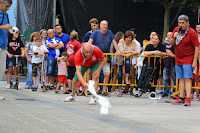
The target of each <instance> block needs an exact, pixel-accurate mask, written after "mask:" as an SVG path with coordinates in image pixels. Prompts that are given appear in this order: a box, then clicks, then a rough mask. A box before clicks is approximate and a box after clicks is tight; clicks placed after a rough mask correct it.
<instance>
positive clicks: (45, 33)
mask: <svg viewBox="0 0 200 133" xmlns="http://www.w3.org/2000/svg"><path fill="white" fill-rule="evenodd" d="M40 36H41V37H42V45H44V46H46V44H45V40H46V39H47V31H46V30H45V29H42V30H40ZM43 65H44V66H43V69H44V73H43V74H44V75H42V74H41V88H43V86H46V78H48V77H46V71H47V55H45V56H44V60H43ZM43 77H44V81H43ZM42 81H43V82H44V85H43V82H42Z"/></svg>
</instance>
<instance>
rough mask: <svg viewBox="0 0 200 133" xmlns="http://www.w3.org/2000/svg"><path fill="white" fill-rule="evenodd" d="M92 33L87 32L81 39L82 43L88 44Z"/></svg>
mask: <svg viewBox="0 0 200 133" xmlns="http://www.w3.org/2000/svg"><path fill="white" fill-rule="evenodd" d="M92 33H93V31H92V30H91V31H88V32H87V33H86V34H85V37H84V39H83V42H88V40H89V39H90V36H91V35H92Z"/></svg>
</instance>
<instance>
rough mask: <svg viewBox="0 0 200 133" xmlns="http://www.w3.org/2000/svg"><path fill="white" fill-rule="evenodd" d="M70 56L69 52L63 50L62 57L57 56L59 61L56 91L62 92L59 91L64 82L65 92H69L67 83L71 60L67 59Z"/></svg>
mask: <svg viewBox="0 0 200 133" xmlns="http://www.w3.org/2000/svg"><path fill="white" fill-rule="evenodd" d="M68 58H69V55H68V53H67V52H62V54H61V57H59V58H57V63H58V84H57V86H56V91H55V93H57V94H60V92H59V91H58V89H59V87H60V84H61V83H63V94H69V92H67V90H66V83H67V65H69V62H68V61H67V59H68Z"/></svg>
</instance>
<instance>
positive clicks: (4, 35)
mask: <svg viewBox="0 0 200 133" xmlns="http://www.w3.org/2000/svg"><path fill="white" fill-rule="evenodd" d="M2 19H3V12H1V11H0V24H1V22H2ZM6 24H9V19H8V14H7V13H5V15H4V20H3V24H2V25H6ZM7 45H8V30H6V29H2V30H0V48H2V49H6V47H7Z"/></svg>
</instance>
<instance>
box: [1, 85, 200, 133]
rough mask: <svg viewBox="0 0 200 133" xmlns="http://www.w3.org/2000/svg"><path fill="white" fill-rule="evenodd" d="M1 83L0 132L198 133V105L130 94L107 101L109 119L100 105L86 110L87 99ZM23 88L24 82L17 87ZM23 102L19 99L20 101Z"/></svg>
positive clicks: (199, 130) (199, 104)
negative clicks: (189, 105) (103, 114)
mask: <svg viewBox="0 0 200 133" xmlns="http://www.w3.org/2000/svg"><path fill="white" fill-rule="evenodd" d="M5 85H6V82H5V81H0V96H4V97H5V98H6V99H5V100H4V101H0V133H64V132H65V133H131V132H134V133H169V132H171V133H187V132H192V133H199V132H200V126H199V125H200V102H199V101H197V102H192V106H191V107H184V106H183V105H171V104H170V103H166V102H165V101H169V100H170V99H167V98H166V99H161V100H150V99H148V98H147V95H144V96H143V97H141V98H135V97H132V96H129V95H123V97H116V96H115V95H112V96H111V97H109V101H110V103H111V105H112V108H110V110H109V115H108V116H102V115H100V113H99V112H100V105H88V102H89V99H90V97H83V96H79V97H76V101H75V102H71V103H66V102H63V100H64V99H65V98H66V97H67V96H69V95H64V94H55V93H54V91H48V92H46V93H43V92H41V90H38V91H37V92H32V91H31V90H25V89H22V90H18V91H17V90H12V89H5ZM20 85H21V86H24V83H23V82H20ZM23 99H24V100H23Z"/></svg>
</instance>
